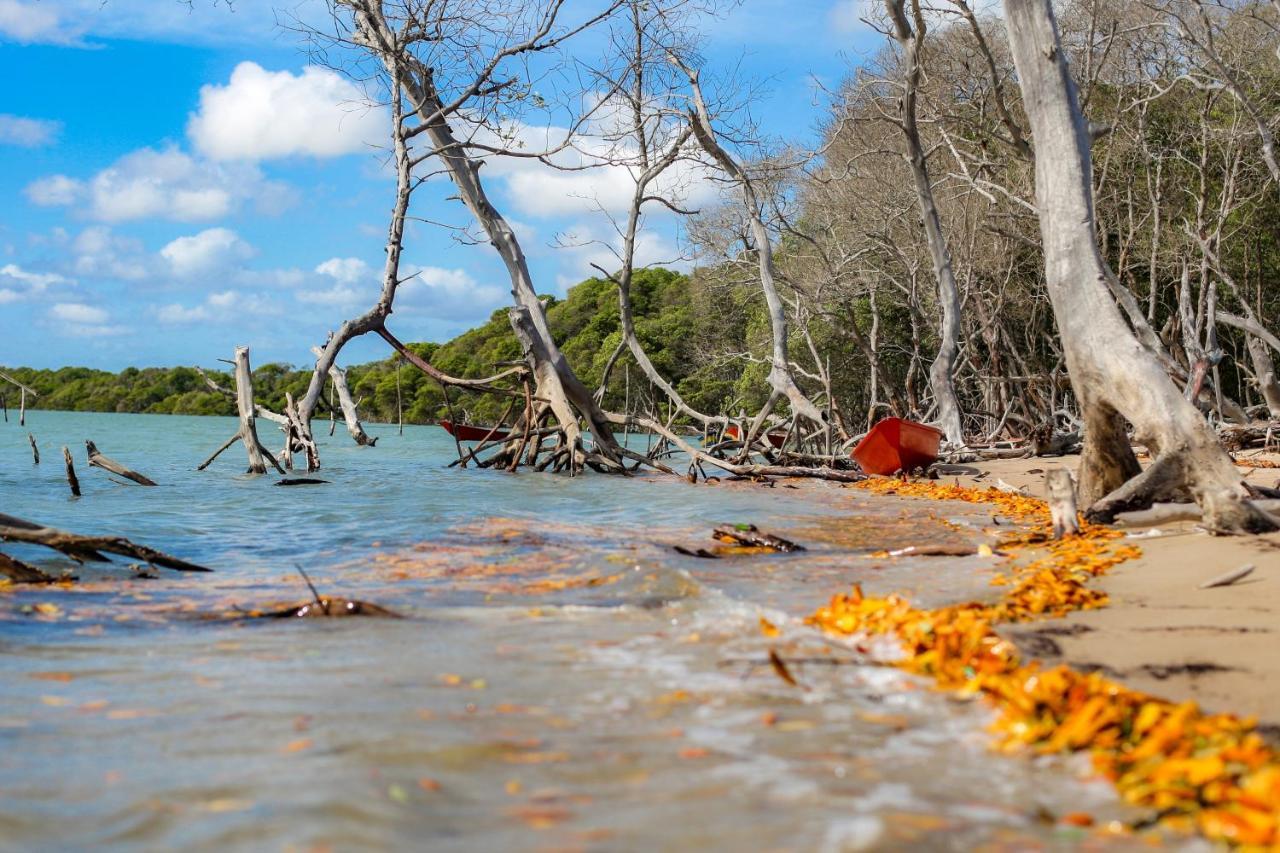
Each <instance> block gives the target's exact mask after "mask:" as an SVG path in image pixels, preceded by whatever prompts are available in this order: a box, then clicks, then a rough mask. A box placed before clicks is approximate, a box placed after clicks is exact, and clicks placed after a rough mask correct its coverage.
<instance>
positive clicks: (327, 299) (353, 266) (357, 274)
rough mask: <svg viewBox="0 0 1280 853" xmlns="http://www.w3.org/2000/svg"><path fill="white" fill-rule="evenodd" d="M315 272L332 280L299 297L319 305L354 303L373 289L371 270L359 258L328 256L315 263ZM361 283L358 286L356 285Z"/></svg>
mask: <svg viewBox="0 0 1280 853" xmlns="http://www.w3.org/2000/svg"><path fill="white" fill-rule="evenodd" d="M315 271H316V273H318V274H319V275H322V276H325V277H326V278H329V279H331V280H332V282H333V283H332V285H331V286H330V287H327V288H325V289H323V290H314V291H311V292H309V293H307V294H306V295H305V297H304V296H303V295H299V297H298V298H299V299H300V300H301V299H305V301H309V302H318V303H319V304H321V305H334V306H340V307H341V306H349V305H356V304H358V303H359V302H360V301H361V300H362V299H364V298H366V297H367V296H368V295H369V293H370V292H371V291H372V290H373V286H372V285H373V270H372V269H371V268H370V267H369V265H368V264H366V263H365V262H364V261H362V260H361V259H360V258H330V259H329V260H327V261H323V262H321V263H320V264H317V265H316V270H315ZM361 284H363V285H364V287H363V288H360V287H358V285H361Z"/></svg>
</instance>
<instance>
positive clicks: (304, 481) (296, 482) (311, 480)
mask: <svg viewBox="0 0 1280 853" xmlns="http://www.w3.org/2000/svg"><path fill="white" fill-rule="evenodd" d="M327 482H329V481H328V480H320V479H317V478H316V477H286V478H285V479H283V480H280V481H279V482H277V483H276V485H277V486H318V485H320V484H321V483H327Z"/></svg>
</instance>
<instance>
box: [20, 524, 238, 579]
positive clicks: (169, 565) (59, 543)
mask: <svg viewBox="0 0 1280 853" xmlns="http://www.w3.org/2000/svg"><path fill="white" fill-rule="evenodd" d="M0 540H5V541H8V542H25V543H27V544H30V545H43V546H44V547H46V548H52V549H53V550H55V551H60V552H62V553H63V554H66V555H67V556H68V557H70V558H71V559H73V560H75V561H76V562H85V561H91V562H96V563H106V562H110V560H109V559H108V558H107V557H105V556H103V554H102V552H104V551H105V552H106V553H108V554H119V555H121V556H124V557H132V558H134V559H135V560H142V561H143V562H146V563H149V564H151V565H153V566H160V567H162V568H166V569H173V570H174V571H178V572H209V571H212V569H208V568H205V567H204V566H200V565H197V564H195V563H190V562H187V561H186V560H183V559H180V558H178V557H174V556H171V555H169V554H166V553H165V552H163V551H157V550H156V549H155V548H149V547H147V546H146V545H138V544H137V543H134V542H131V541H129V540H128V539H125V538H124V537H123V536H82V535H80V534H78V533H68V532H67V531H65V530H58V529H57V528H53V527H45V526H43V525H40V524H36V523H34V522H31V521H26V520H25V519H21V518H15V517H14V516H12V515H5V514H3V513H0Z"/></svg>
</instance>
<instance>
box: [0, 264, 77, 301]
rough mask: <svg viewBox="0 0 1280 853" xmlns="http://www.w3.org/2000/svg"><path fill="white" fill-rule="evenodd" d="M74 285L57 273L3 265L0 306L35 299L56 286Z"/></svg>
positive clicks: (0, 274) (0, 283)
mask: <svg viewBox="0 0 1280 853" xmlns="http://www.w3.org/2000/svg"><path fill="white" fill-rule="evenodd" d="M74 284H75V282H74V281H72V280H71V279H69V278H66V277H65V276H61V275H58V274H57V273H51V272H48V273H38V272H31V271H30V270H24V269H23V268H22V267H20V266H18V265H17V264H5V265H4V266H3V267H0V305H4V304H7V303H9V302H19V301H22V300H26V299H32V298H35V297H37V296H40V295H41V294H43V293H44V292H45V291H46V290H48V289H49V288H50V287H54V286H56V285H74Z"/></svg>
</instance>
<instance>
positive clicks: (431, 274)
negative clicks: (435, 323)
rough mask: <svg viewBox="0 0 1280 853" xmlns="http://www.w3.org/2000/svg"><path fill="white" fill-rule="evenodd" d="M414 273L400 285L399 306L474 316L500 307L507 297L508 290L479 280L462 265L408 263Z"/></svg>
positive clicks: (407, 271)
mask: <svg viewBox="0 0 1280 853" xmlns="http://www.w3.org/2000/svg"><path fill="white" fill-rule="evenodd" d="M405 274H406V275H411V276H413V277H412V278H409V279H408V280H406V281H405V283H404V284H402V285H401V286H400V293H401V295H402V299H400V300H397V303H396V307H397V308H404V309H405V310H406V311H409V312H413V313H422V314H430V315H432V316H434V317H437V318H440V319H450V320H456V319H473V318H475V317H477V316H482V315H484V314H486V313H488V312H490V311H492V310H493V309H494V308H497V307H498V306H499V305H501V304H502V303H503V302H505V301H506V299H507V290H506V288H505V287H501V286H498V285H495V284H488V283H482V282H479V281H477V280H476V279H475V278H474V277H473V276H472V275H471V274H470V273H468V272H467V271H466V270H463V269H446V268H444V267H431V266H413V265H409V264H406V265H405Z"/></svg>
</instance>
